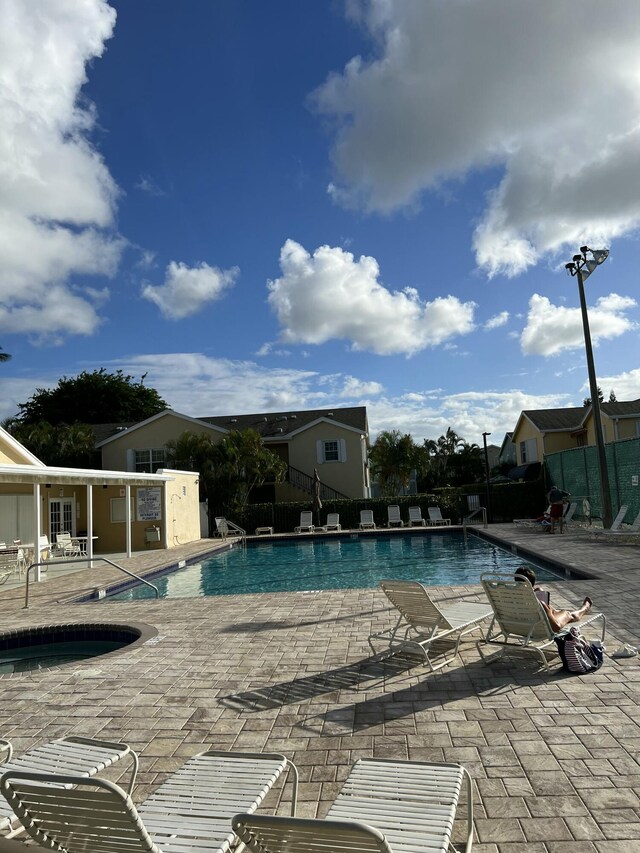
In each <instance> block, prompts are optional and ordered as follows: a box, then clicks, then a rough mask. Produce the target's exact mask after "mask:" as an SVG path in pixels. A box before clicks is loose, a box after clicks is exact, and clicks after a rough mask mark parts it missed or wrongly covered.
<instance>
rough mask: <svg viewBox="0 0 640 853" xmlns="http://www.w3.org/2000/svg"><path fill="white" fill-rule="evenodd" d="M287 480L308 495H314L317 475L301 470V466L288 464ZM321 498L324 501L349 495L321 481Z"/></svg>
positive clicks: (342, 498) (346, 498) (343, 498)
mask: <svg viewBox="0 0 640 853" xmlns="http://www.w3.org/2000/svg"><path fill="white" fill-rule="evenodd" d="M286 481H287V482H288V483H290V484H291V485H292V486H294V487H295V488H296V489H300V491H301V492H306V493H307V494H308V495H312V494H313V491H314V489H315V483H316V481H315V477H312V476H311V475H310V474H307V473H305V472H304V471H301V470H300V469H299V468H294V467H293V465H289V466H288V469H287V477H286ZM320 499H321V500H323V501H339V500H348V496H347V495H344V494H342V492H339V491H338V490H337V489H334V488H332V487H331V486H327V485H325V484H324V483H320Z"/></svg>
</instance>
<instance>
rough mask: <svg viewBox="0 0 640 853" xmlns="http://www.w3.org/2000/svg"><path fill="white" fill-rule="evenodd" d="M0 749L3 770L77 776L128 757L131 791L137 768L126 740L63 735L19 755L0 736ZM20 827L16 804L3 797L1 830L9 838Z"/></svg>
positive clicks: (0, 815)
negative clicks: (114, 741) (14, 807)
mask: <svg viewBox="0 0 640 853" xmlns="http://www.w3.org/2000/svg"><path fill="white" fill-rule="evenodd" d="M0 751H2V752H4V753H5V755H4V759H3V761H2V763H0V774H4V773H7V772H12V773H13V772H16V771H27V772H32V773H40V772H47V771H51V770H56V772H59V773H65V774H73V775H74V776H75V777H90V776H95V775H96V774H97V773H100V772H101V771H102V770H104V769H105V768H107V767H110V766H111V765H112V764H115V762H116V761H119V760H120V759H121V758H125V757H128V758H130V759H131V761H132V762H133V765H132V768H131V775H130V778H129V783H128V785H127V791H128V793H131V792H132V791H133V786H134V785H135V781H136V775H137V772H138V756H137V755H136V753H135V752H133V750H132V749H130V748H129V747H128V746H127V745H126V743H112V742H111V741H104V740H94V739H92V738H82V737H63V738H58V739H57V740H52V741H49V742H48V743H43V744H41V745H40V746H36V747H34V748H33V749H29V750H27V751H26V752H24V753H23V754H22V755H21V756H19V757H18V758H14V757H13V747H12V746H11V743H10V742H9V741H8V740H4V739H0ZM21 831H22V827H21V826H20V824H19V823H18V821H17V818H16V816H15V814H14V811H13V808H12V807H10V806H9V804H8V803H7V802H6V801H5V800H1V799H0V832H2V833H3V835H4V836H5V837H6V838H11V836H12V835H15V834H16V833H18V832H21Z"/></svg>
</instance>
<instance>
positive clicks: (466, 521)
mask: <svg viewBox="0 0 640 853" xmlns="http://www.w3.org/2000/svg"><path fill="white" fill-rule="evenodd" d="M478 513H481V515H482V522H483V524H482V526H483V527H488V525H487V508H486V507H484V506H481V507H479V508H478V509H474V511H473V512H472V513H471V514H470V515H466V516H464V518H463V519H462V532H463V533H465V534H466V532H467V524H470V523H471V519H472V518H473V516H474V515H477V514H478Z"/></svg>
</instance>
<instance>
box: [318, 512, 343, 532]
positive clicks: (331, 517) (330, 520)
mask: <svg viewBox="0 0 640 853" xmlns="http://www.w3.org/2000/svg"><path fill="white" fill-rule="evenodd" d="M322 529H323V530H324V532H325V533H327V532H328V531H329V530H342V525H341V524H340V513H339V512H330V513H327V523H326V524H325V525H324V527H323V528H322Z"/></svg>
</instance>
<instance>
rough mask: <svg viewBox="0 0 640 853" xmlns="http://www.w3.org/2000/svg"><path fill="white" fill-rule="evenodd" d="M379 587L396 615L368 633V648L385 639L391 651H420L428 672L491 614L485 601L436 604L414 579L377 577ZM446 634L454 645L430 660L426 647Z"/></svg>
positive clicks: (451, 657) (441, 663) (445, 660)
mask: <svg viewBox="0 0 640 853" xmlns="http://www.w3.org/2000/svg"><path fill="white" fill-rule="evenodd" d="M380 587H381V588H382V591H383V592H384V594H385V595H386V596H387V598H388V599H389V601H390V602H391V603H392V604H393V606H394V607H395V608H396V609H397V610H398V611H399V616H398V619H397V622H396V624H395V625H394V627H393V628H390V629H387V630H386V631H381V632H379V633H375V634H371V635H370V636H369V646H370V647H371V651H372V652H373V653H374V654H375V651H376V650H375V647H374V645H373V643H372V642H371V641H372V640H385V641H386V642H387V643H388V645H389V650H390V651H391V652H393V651H395V650H397V649H399V650H402V651H405V652H410V653H411V652H413V653H414V654H420V655H424V658H425V660H426V662H427V663H428V664H429V668H430V670H431V671H432V672H435V671H436V670H438V669H442V667H443V666H446V665H447V664H448V663H451V661H453V660H454V658H455V657H456V655H457V654H458V648H459V646H460V640H461V639H462V637H464V636H465V635H466V634H469V633H470V632H471V631H477V630H481V623H482V622H483V621H484V620H485V619H488V618H489V617H490V616H491V615H492V614H493V611H492V610H491V607H490V606H489V605H488V604H480V603H478V602H469V601H460V602H459V603H458V604H449V605H447V606H445V607H440V606H439V605H438V604H436V603H435V602H434V601H433V600H432V598H431V596H430V595H429V593H428V592H427V590H426V588H425V587H424V586H423V585H422V584H421V583H418V582H417V581H403V580H384V581H380ZM447 638H451V639H454V638H455V640H456V645H455V649H454V651H453V653H452V654H451V655H447V653H446V651H441V652H440V653H439V654H438V655H437V658H439V661H438V662H437V663H435V664H434V661H433V660H432V659H431V655H430V651H431V648H430V647H431V645H432V644H433V643H434V642H435V641H436V640H443V639H447Z"/></svg>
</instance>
